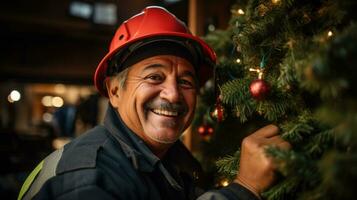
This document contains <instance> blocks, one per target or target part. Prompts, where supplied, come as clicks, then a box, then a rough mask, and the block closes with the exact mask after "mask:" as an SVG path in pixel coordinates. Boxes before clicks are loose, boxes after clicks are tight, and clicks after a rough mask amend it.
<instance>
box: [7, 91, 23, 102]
mask: <svg viewBox="0 0 357 200" xmlns="http://www.w3.org/2000/svg"><path fill="white" fill-rule="evenodd" d="M20 99H21V94H20V92H19V91H17V90H13V91H11V92H10V95H9V97H8V100H9V101H10V102H11V101H12V102H15V101H19V100H20ZM12 102H11V103H12Z"/></svg>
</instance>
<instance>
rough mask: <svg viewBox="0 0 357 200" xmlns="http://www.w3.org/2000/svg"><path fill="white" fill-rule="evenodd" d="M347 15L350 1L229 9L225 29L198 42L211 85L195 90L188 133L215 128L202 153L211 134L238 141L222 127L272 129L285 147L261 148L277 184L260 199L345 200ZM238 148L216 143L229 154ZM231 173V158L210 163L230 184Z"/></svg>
mask: <svg viewBox="0 0 357 200" xmlns="http://www.w3.org/2000/svg"><path fill="white" fill-rule="evenodd" d="M356 8H357V2H356V1H355V0H343V1H336V0H271V1H268V0H248V1H237V3H236V4H235V5H234V6H233V7H232V10H231V12H232V17H231V20H230V26H229V27H228V28H227V30H219V31H215V32H212V33H210V34H208V35H207V36H206V40H207V41H208V42H209V43H210V44H211V45H212V46H213V47H214V49H215V50H216V52H217V54H218V56H219V62H218V65H217V66H216V70H215V80H214V81H215V82H214V84H212V83H208V84H207V85H206V87H205V88H203V89H202V91H201V93H202V99H201V101H200V102H201V103H200V105H199V107H198V113H199V115H198V117H197V118H196V123H195V124H196V127H197V126H199V125H198V124H203V125H201V126H199V128H201V130H206V129H202V127H207V126H208V125H209V126H212V128H214V130H215V133H214V134H215V135H214V137H212V138H211V141H209V142H208V143H207V144H208V145H210V148H211V149H212V148H213V149H214V148H217V147H216V146H215V145H213V144H215V143H217V142H214V140H219V138H220V137H218V136H219V135H227V134H228V133H229V134H232V132H233V134H236V135H240V134H241V133H240V132H239V131H232V128H230V130H227V129H225V128H223V127H225V126H226V127H227V124H235V125H236V124H237V123H238V122H240V123H241V124H243V125H242V127H245V128H243V130H251V129H252V126H254V127H255V128H256V129H258V128H259V127H260V126H261V125H262V124H264V123H274V124H277V125H278V126H279V127H280V129H281V135H282V137H283V138H284V139H286V140H288V141H289V142H290V143H291V144H292V146H293V149H291V150H289V151H283V150H279V149H276V148H274V147H270V148H268V149H267V154H268V155H269V156H272V157H273V158H274V159H275V160H276V162H277V164H278V169H279V175H280V176H279V180H278V181H277V183H276V184H275V185H274V186H273V187H271V188H270V189H269V190H268V191H266V192H265V193H263V194H262V196H263V197H265V198H267V199H354V194H353V189H354V184H355V182H356V181H357V149H356V147H357V146H356V145H357V112H356V111H357V101H356V99H357V89H356V88H357V87H356V88H355V87H354V84H357V74H356V73H357V24H356V23H355V20H356V19H357V16H356V14H355V13H356V12H355V10H356ZM213 104H214V105H215V106H213V108H212V109H211V112H206V111H205V110H207V108H208V107H210V106H211V107H212V105H213ZM225 116H227V118H225ZM212 118H213V119H215V120H216V123H215V124H214V123H213V120H212ZM207 124H208V125H207ZM247 124H249V126H248V128H247ZM228 127H229V126H228ZM202 133H204V135H207V133H208V132H207V131H203V132H202ZM221 138H222V137H221ZM240 142H241V141H239V140H236V139H229V137H226V138H225V140H224V141H220V143H224V144H225V145H226V146H227V145H228V146H230V147H232V146H235V147H236V148H237V147H239V146H240ZM229 144H232V145H229ZM236 150H237V149H236ZM212 151H213V150H212ZM215 156H216V157H217V155H215ZM238 164H239V149H238V150H237V151H236V152H235V153H231V154H230V155H226V156H224V157H223V158H221V159H220V160H219V161H218V162H217V166H218V169H219V171H220V172H221V173H223V174H224V175H225V176H226V177H227V178H229V179H232V178H234V177H235V175H236V173H237V171H236V170H237V165H238Z"/></svg>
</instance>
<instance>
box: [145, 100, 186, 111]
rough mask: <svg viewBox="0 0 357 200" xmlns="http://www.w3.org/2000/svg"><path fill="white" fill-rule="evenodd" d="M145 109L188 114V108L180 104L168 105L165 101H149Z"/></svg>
mask: <svg viewBox="0 0 357 200" xmlns="http://www.w3.org/2000/svg"><path fill="white" fill-rule="evenodd" d="M145 107H146V108H147V109H162V110H168V111H173V112H178V113H179V114H185V113H186V112H188V107H187V105H186V104H184V103H182V102H178V103H170V102H168V101H166V100H151V101H149V102H148V103H146V105H145Z"/></svg>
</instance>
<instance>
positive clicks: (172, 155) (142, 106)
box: [19, 7, 290, 200]
mask: <svg viewBox="0 0 357 200" xmlns="http://www.w3.org/2000/svg"><path fill="white" fill-rule="evenodd" d="M215 61H216V57H215V53H214V51H213V50H212V49H211V48H210V47H209V46H208V45H207V44H206V43H205V42H204V41H202V40H201V39H199V38H198V37H195V36H193V35H192V34H191V33H190V32H189V30H188V29H187V27H186V26H185V25H184V23H182V22H181V21H180V20H179V19H177V18H176V17H175V16H174V15H172V14H171V13H169V12H168V11H167V10H165V9H163V8H161V7H147V8H145V9H144V10H143V12H141V13H139V14H138V15H135V16H134V17H132V18H130V19H128V20H127V21H125V22H124V23H123V24H122V25H121V26H120V27H119V28H118V30H117V32H116V33H115V35H114V38H113V40H112V42H111V45H110V49H109V52H108V54H107V55H106V56H105V57H104V58H103V60H102V61H101V62H100V64H99V65H98V68H97V70H96V73H95V76H94V80H95V85H96V87H97V89H98V91H99V92H100V93H101V94H102V95H104V96H106V97H108V98H109V101H110V103H109V106H108V111H107V114H106V117H105V120H104V125H99V126H97V127H95V128H94V129H92V130H90V131H89V132H87V133H85V134H83V135H82V136H81V137H79V138H76V139H75V140H73V141H72V142H71V143H69V144H67V145H65V146H64V148H62V149H60V150H57V151H55V152H53V153H52V154H50V155H49V156H48V157H46V158H45V159H44V160H43V161H42V162H41V163H40V164H39V165H38V166H37V167H36V168H35V170H34V171H33V172H32V173H31V174H30V176H29V177H28V179H27V180H26V181H25V183H24V185H23V187H22V189H21V191H20V194H19V199H125V200H127V199H151V200H157V199H165V200H166V199H201V200H203V199H212V200H213V199H222V200H223V199H243V200H253V199H259V198H260V193H261V192H262V191H263V190H265V189H266V188H268V187H269V186H270V185H271V184H272V183H273V181H274V177H275V173H274V164H273V162H272V160H271V159H270V158H268V157H267V156H266V155H265V152H264V148H265V147H266V146H267V145H275V146H277V147H281V148H290V145H289V144H288V143H287V142H285V141H284V140H282V139H281V138H280V136H279V135H278V129H277V127H276V126H273V125H269V126H266V127H264V128H262V129H260V130H258V131H256V132H255V133H253V134H252V135H250V136H249V137H247V138H246V139H244V141H243V144H242V153H241V162H240V167H239V173H238V175H237V178H236V180H234V181H233V182H232V183H231V184H230V185H229V186H227V187H225V188H222V189H219V190H212V191H208V192H205V193H204V192H203V191H202V190H200V189H198V188H197V186H196V182H197V179H199V174H200V172H201V168H200V165H199V163H197V161H196V160H195V159H194V158H193V157H192V155H191V154H190V152H189V151H188V150H187V149H186V148H185V147H184V145H183V144H182V143H181V142H180V140H179V138H180V136H181V135H182V133H183V132H184V130H185V129H186V128H187V127H188V126H189V125H190V123H191V122H192V118H193V116H194V112H195V106H196V98H197V93H198V88H199V87H200V85H201V84H202V83H204V82H205V81H206V80H207V78H208V76H209V73H208V72H209V69H210V67H212V65H214V63H215Z"/></svg>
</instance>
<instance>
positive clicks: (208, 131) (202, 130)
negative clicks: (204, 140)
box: [197, 124, 214, 137]
mask: <svg viewBox="0 0 357 200" xmlns="http://www.w3.org/2000/svg"><path fill="white" fill-rule="evenodd" d="M197 131H198V133H199V134H200V135H201V136H202V137H206V136H211V135H212V134H213V132H214V129H213V127H212V126H210V125H208V124H205V125H201V126H200V127H198V129H197Z"/></svg>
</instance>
